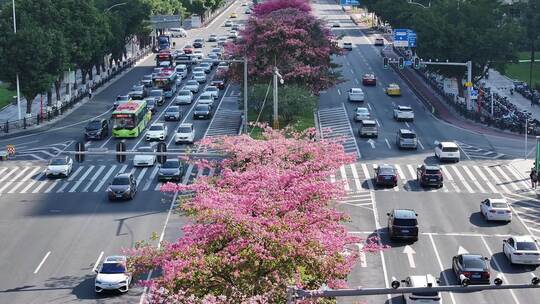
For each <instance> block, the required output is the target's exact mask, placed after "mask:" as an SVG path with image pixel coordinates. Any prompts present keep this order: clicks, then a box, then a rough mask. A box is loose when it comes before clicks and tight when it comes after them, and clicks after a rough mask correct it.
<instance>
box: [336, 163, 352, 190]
mask: <svg viewBox="0 0 540 304" xmlns="http://www.w3.org/2000/svg"><path fill="white" fill-rule="evenodd" d="M339 172H340V174H341V180H342V181H343V188H344V189H345V191H351V187H350V186H349V181H348V180H347V174H346V172H345V165H342V166H341V167H339Z"/></svg>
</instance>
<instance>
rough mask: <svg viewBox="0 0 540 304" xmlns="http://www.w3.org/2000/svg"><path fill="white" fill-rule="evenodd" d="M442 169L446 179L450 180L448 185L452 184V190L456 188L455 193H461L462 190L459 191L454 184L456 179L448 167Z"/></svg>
mask: <svg viewBox="0 0 540 304" xmlns="http://www.w3.org/2000/svg"><path fill="white" fill-rule="evenodd" d="M441 169H442V171H443V174H444V179H445V180H448V182H447V183H450V185H452V188H454V191H455V192H457V193H460V192H461V190H460V189H459V187H458V186H457V185H456V183H455V182H454V177H453V176H452V174H450V172H449V171H448V169H447V168H446V166H441Z"/></svg>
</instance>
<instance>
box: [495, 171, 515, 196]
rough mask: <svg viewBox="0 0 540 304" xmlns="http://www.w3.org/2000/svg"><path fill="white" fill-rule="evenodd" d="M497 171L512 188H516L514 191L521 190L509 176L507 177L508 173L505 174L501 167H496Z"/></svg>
mask: <svg viewBox="0 0 540 304" xmlns="http://www.w3.org/2000/svg"><path fill="white" fill-rule="evenodd" d="M495 170H497V172H499V174H500V175H501V176H502V177H503V178H504V180H505V181H507V184H510V186H511V187H512V188H514V190H519V187H518V186H517V185H516V184H514V183H513V182H512V180H511V179H510V177H509V176H508V175H506V173H504V171H503V170H502V168H501V166H495Z"/></svg>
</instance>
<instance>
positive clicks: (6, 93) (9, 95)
mask: <svg viewBox="0 0 540 304" xmlns="http://www.w3.org/2000/svg"><path fill="white" fill-rule="evenodd" d="M16 94H17V93H16V92H15V91H12V90H10V89H9V85H8V84H6V83H3V84H0V109H1V108H3V107H5V106H6V105H8V104H9V103H10V102H11V100H12V99H13V96H15V95H16Z"/></svg>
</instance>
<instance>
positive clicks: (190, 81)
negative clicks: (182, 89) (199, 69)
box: [186, 80, 199, 86]
mask: <svg viewBox="0 0 540 304" xmlns="http://www.w3.org/2000/svg"><path fill="white" fill-rule="evenodd" d="M186 84H187V85H197V86H198V85H199V83H198V82H197V81H196V80H188V82H186Z"/></svg>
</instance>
